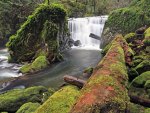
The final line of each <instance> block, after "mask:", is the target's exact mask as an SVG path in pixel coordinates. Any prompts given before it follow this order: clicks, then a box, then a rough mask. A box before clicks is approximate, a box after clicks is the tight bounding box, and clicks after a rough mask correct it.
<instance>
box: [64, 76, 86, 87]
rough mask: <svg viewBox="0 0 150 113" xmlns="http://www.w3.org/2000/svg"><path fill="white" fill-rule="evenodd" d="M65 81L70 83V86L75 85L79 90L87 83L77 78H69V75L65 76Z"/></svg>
mask: <svg viewBox="0 0 150 113" xmlns="http://www.w3.org/2000/svg"><path fill="white" fill-rule="evenodd" d="M64 81H65V82H67V83H69V84H72V85H75V86H77V87H79V88H82V87H83V85H84V84H85V83H86V81H85V80H82V79H78V78H76V77H73V76H69V75H65V76H64Z"/></svg>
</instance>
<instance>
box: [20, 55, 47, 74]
mask: <svg viewBox="0 0 150 113" xmlns="http://www.w3.org/2000/svg"><path fill="white" fill-rule="evenodd" d="M48 64H49V62H48V60H47V58H46V56H39V57H37V58H36V59H35V60H34V61H33V63H31V64H25V65H24V66H22V67H21V68H20V71H21V72H22V73H30V72H35V71H39V70H41V69H44V68H46V67H47V66H48Z"/></svg>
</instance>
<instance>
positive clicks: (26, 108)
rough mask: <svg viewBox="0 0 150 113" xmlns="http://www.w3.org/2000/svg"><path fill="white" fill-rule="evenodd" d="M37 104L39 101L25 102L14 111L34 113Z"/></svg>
mask: <svg viewBox="0 0 150 113" xmlns="http://www.w3.org/2000/svg"><path fill="white" fill-rule="evenodd" d="M39 106H40V104H39V103H32V102H29V103H25V104H23V105H22V106H21V107H20V108H19V110H17V112H16V113H34V112H35V111H36V109H37V108H38V107H39Z"/></svg>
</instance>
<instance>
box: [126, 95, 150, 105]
mask: <svg viewBox="0 0 150 113" xmlns="http://www.w3.org/2000/svg"><path fill="white" fill-rule="evenodd" d="M129 97H130V101H131V102H133V103H136V104H140V105H142V106H145V107H150V100H149V99H145V98H142V97H138V96H135V95H131V94H129Z"/></svg>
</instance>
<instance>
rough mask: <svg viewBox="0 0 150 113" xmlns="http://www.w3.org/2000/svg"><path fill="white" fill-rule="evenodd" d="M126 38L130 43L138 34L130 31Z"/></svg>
mask: <svg viewBox="0 0 150 113" xmlns="http://www.w3.org/2000/svg"><path fill="white" fill-rule="evenodd" d="M124 38H125V40H126V41H127V42H128V43H130V42H132V41H133V40H134V39H135V38H136V34H135V33H129V34H127V35H125V36H124Z"/></svg>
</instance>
